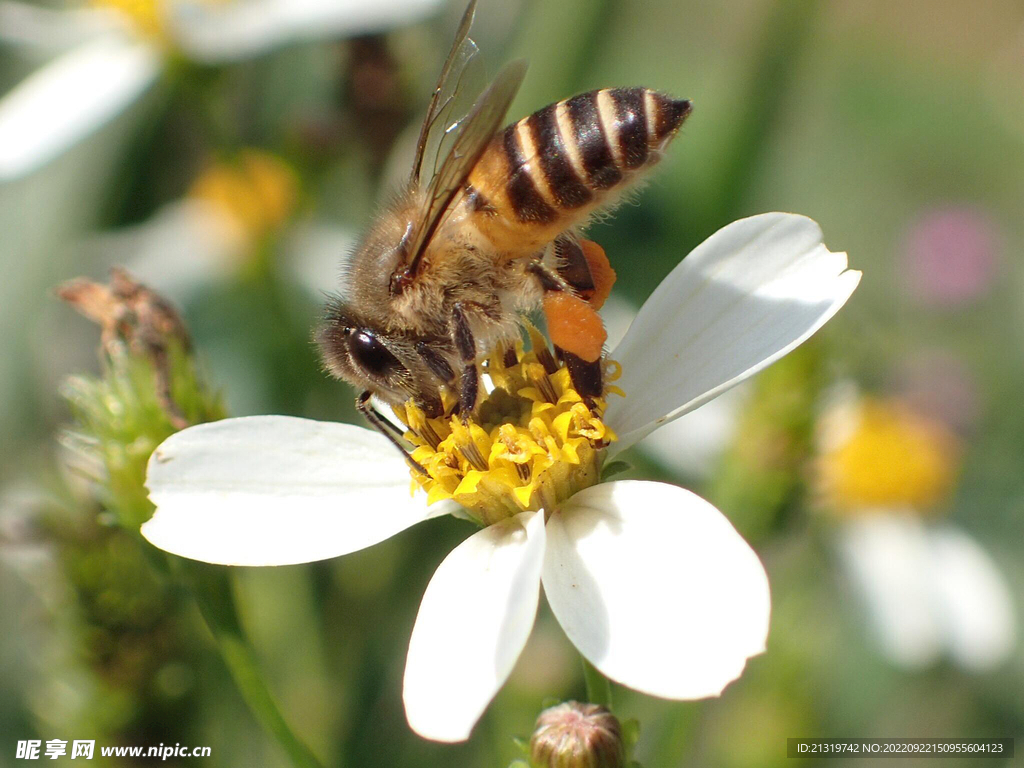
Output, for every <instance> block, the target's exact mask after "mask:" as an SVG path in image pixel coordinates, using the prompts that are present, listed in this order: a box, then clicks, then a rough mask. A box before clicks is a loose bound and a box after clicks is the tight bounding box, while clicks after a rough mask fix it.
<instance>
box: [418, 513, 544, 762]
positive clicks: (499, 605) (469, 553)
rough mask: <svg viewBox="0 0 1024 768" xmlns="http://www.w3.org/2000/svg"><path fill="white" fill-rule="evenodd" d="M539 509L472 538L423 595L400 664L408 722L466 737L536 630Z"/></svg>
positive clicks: (441, 737)
mask: <svg viewBox="0 0 1024 768" xmlns="http://www.w3.org/2000/svg"><path fill="white" fill-rule="evenodd" d="M543 559H544V514H543V513H542V512H524V513H523V514H521V515H518V516H517V517H515V518H512V519H510V520H507V521H505V522H502V523H498V524H496V525H492V526H490V527H488V528H484V529H483V530H481V531H478V532H477V533H475V534H473V535H472V536H470V537H469V538H468V539H466V541H464V542H462V544H460V545H459V546H458V547H456V548H455V549H454V550H453V551H452V552H451V554H449V555H448V557H446V558H445V559H444V562H442V563H441V565H440V566H438V568H437V572H436V573H434V576H433V578H431V580H430V584H428V585H427V591H426V593H425V594H424V595H423V602H422V603H421V605H420V611H419V614H418V615H417V616H416V626H415V627H413V630H412V638H411V639H410V641H409V656H408V659H407V660H406V663H405V687H404V693H403V698H404V699H405V714H406V717H407V718H408V719H409V725H410V726H411V727H412V729H413V730H414V731H416V733H418V734H420V735H421V736H423V737H425V738H428V739H433V740H434V741H447V742H452V741H463V740H465V739H467V738H469V734H470V731H472V729H473V726H474V725H475V724H476V721H477V720H478V719H479V718H480V715H482V714H483V711H484V710H485V709H486V708H487V705H488V704H489V703H490V701H491V699H492V698H494V695H495V694H496V693H497V692H498V689H499V688H501V686H502V685H503V684H504V682H505V680H506V679H507V678H508V676H509V673H510V672H511V671H512V667H513V666H514V665H515V663H516V659H518V658H519V654H520V653H521V652H522V650H523V646H525V645H526V640H527V638H528V637H529V636H530V630H531V629H532V628H533V620H534V617H535V615H536V613H537V601H538V599H539V595H540V570H541V563H542V561H543Z"/></svg>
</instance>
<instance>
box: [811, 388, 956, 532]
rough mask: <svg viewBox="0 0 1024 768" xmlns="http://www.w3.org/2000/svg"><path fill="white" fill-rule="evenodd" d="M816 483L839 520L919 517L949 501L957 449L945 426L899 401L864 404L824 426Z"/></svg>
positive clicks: (831, 418)
mask: <svg viewBox="0 0 1024 768" xmlns="http://www.w3.org/2000/svg"><path fill="white" fill-rule="evenodd" d="M825 422H826V426H825V431H826V433H827V434H826V435H825V442H826V447H825V450H824V451H823V453H822V455H821V456H820V457H819V459H818V466H817V470H818V472H817V480H818V487H819V490H820V491H821V492H822V494H823V496H824V498H823V501H824V502H825V504H826V506H827V507H828V508H830V509H831V510H833V511H835V512H838V513H841V514H847V515H848V514H851V513H864V512H870V511H871V510H875V509H880V508H889V509H891V508H893V507H908V508H912V509H915V510H917V511H919V512H923V511H927V510H929V509H932V508H934V507H935V506H936V505H937V504H938V503H939V502H941V501H942V500H943V499H944V498H945V497H947V496H948V495H949V493H950V491H951V489H952V486H953V482H954V480H955V478H956V472H957V466H958V457H959V446H958V443H957V440H956V438H955V436H954V435H953V434H952V432H950V431H949V430H948V429H947V428H946V427H945V426H944V425H943V424H940V423H938V422H936V421H932V420H930V419H927V418H925V417H922V416H919V415H917V414H915V413H913V412H911V411H910V410H909V409H908V408H907V407H906V406H904V405H902V404H901V403H900V402H898V401H896V400H881V399H870V398H864V399H863V400H861V401H860V402H858V403H856V404H852V405H850V406H849V407H844V408H842V409H838V410H837V411H835V412H833V413H831V414H830V415H829V416H828V417H827V418H826V420H825Z"/></svg>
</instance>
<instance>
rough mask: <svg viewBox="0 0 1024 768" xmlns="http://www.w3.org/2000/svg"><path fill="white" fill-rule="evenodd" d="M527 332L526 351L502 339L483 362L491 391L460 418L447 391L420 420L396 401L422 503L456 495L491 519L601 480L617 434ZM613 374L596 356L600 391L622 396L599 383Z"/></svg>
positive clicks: (596, 402) (548, 505)
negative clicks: (440, 411)
mask: <svg viewBox="0 0 1024 768" xmlns="http://www.w3.org/2000/svg"><path fill="white" fill-rule="evenodd" d="M530 338H531V344H532V347H531V349H530V351H528V352H524V351H523V345H522V344H517V345H516V348H515V349H514V350H512V349H507V348H504V347H502V348H498V349H496V350H495V352H494V354H493V355H491V357H489V358H488V359H487V360H486V361H484V365H483V373H484V374H485V376H486V377H488V378H489V379H490V382H491V384H493V389H492V390H491V391H490V392H489V394H487V396H486V398H485V399H484V400H483V401H482V402H481V403H480V404H479V406H478V408H477V411H476V413H475V414H474V416H473V418H472V419H470V420H469V421H468V422H463V420H462V419H461V417H460V416H459V415H458V414H453V413H452V407H453V406H454V398H453V397H452V396H451V395H450V394H448V393H445V395H444V397H445V415H444V416H440V417H437V418H427V417H426V416H425V414H424V413H423V411H422V410H421V409H420V408H418V407H417V406H416V405H415V404H414V403H412V402H411V401H410V402H409V403H406V404H405V405H404V406H399V407H397V408H396V409H395V412H396V414H397V415H398V417H399V418H400V419H401V420H402V422H403V423H405V424H406V426H407V427H408V432H406V439H408V440H409V441H410V442H412V443H413V445H415V446H416V448H415V450H414V451H413V454H412V456H413V458H414V459H415V460H416V461H418V462H419V463H420V465H421V466H422V467H423V468H424V469H425V470H426V471H427V474H426V475H423V474H422V473H420V472H418V471H415V470H414V471H412V477H413V482H414V484H413V488H415V487H416V485H419V486H420V487H421V488H423V489H424V490H425V491H426V492H427V500H428V502H429V503H433V502H435V501H440V500H441V499H454V500H455V501H457V502H459V503H460V504H461V505H462V506H464V507H466V508H467V509H468V510H469V511H470V513H471V514H473V515H474V516H475V517H477V519H478V520H479V521H480V522H481V523H483V524H484V525H490V524H491V523H495V522H497V521H499V520H502V519H504V518H507V517H511V516H512V515H516V514H518V513H520V512H523V511H526V510H538V509H545V510H549V511H550V510H554V509H555V508H557V507H558V505H559V504H561V503H562V502H563V501H565V500H566V499H568V498H569V497H570V496H572V495H573V494H574V493H576V492H577V491H580V490H582V489H583V488H586V487H588V486H591V485H594V484H596V483H597V482H598V480H599V479H600V473H601V463H602V461H603V456H604V449H605V448H606V447H607V446H608V445H609V443H611V442H612V441H614V440H615V439H616V437H615V433H614V432H612V430H611V429H609V428H608V426H607V425H605V423H604V422H603V421H602V420H601V416H602V414H603V413H604V410H605V405H606V401H605V399H604V398H603V397H600V398H594V399H593V400H592V401H590V402H587V401H585V400H584V398H582V397H581V396H580V394H579V393H578V392H577V391H576V390H575V389H574V388H573V385H572V381H571V379H570V377H569V371H568V370H566V368H565V366H564V365H562V364H561V363H559V362H558V361H556V359H555V356H554V355H553V354H552V353H551V351H550V350H549V349H548V346H547V343H546V342H545V340H544V338H543V337H542V336H541V335H540V334H539V333H538V332H537V331H535V330H534V329H530ZM618 376H619V367H618V364H617V363H614V362H611V361H608V362H606V363H604V379H605V382H606V385H605V388H604V393H603V394H604V395H607V394H610V393H614V394H618V395H622V392H621V390H619V389H618V388H617V387H614V386H608V385H607V382H610V381H614V380H615V379H617V378H618Z"/></svg>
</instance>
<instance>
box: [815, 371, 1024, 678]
mask: <svg viewBox="0 0 1024 768" xmlns="http://www.w3.org/2000/svg"><path fill="white" fill-rule="evenodd" d="M831 401H832V402H831V403H830V406H829V408H828V410H827V411H826V413H825V416H824V418H823V419H822V420H821V430H820V432H821V434H820V436H819V439H820V443H821V456H820V457H819V460H818V484H819V491H820V492H821V495H822V500H823V502H824V505H825V507H826V508H827V509H828V511H829V512H831V514H832V515H833V517H835V518H836V522H835V535H836V543H837V547H838V550H839V554H840V556H841V558H842V563H843V565H844V567H845V568H846V572H847V574H848V575H849V577H850V579H851V581H852V582H853V584H854V585H855V587H856V588H857V590H858V591H859V593H860V595H861V597H862V598H863V600H864V603H865V604H866V607H867V611H868V616H869V619H870V621H871V629H872V631H873V633H874V635H875V638H876V639H877V641H878V644H879V647H880V648H881V650H882V652H883V653H884V654H885V656H886V657H887V658H888V659H889V661H891V662H892V663H893V664H896V665H898V666H901V667H906V668H909V669H919V668H923V667H926V666H929V665H932V664H934V663H936V662H937V661H939V659H940V658H941V657H942V656H943V655H944V654H948V655H949V657H950V658H952V659H953V660H954V661H955V662H956V663H958V664H960V665H961V666H963V667H965V668H966V669H970V670H976V671H977V670H985V669H990V668H992V667H995V666H997V665H999V664H1001V663H1002V662H1004V661H1006V660H1007V658H1008V657H1009V655H1010V654H1011V653H1012V652H1013V650H1014V646H1015V634H1016V621H1015V618H1014V608H1013V601H1012V598H1011V595H1010V588H1009V586H1008V585H1007V583H1006V579H1005V577H1004V576H1003V575H1002V574H1001V573H1000V570H999V567H998V566H997V565H996V563H995V562H994V561H993V559H992V557H991V556H990V555H989V554H988V553H987V552H986V551H985V549H984V548H983V547H982V546H981V545H980V544H979V543H978V542H977V541H975V540H974V539H973V538H972V537H971V536H970V535H969V534H967V533H966V532H964V531H962V530H960V529H958V528H956V527H954V526H953V525H950V524H949V523H944V522H937V521H935V520H933V518H934V517H935V515H936V509H937V508H938V507H940V506H941V505H942V504H944V503H945V502H948V500H949V498H950V497H951V495H952V489H953V486H954V479H955V475H956V471H957V467H958V454H959V450H958V448H959V446H958V445H957V443H956V438H955V437H954V436H953V434H952V433H951V432H949V431H948V430H947V429H946V428H945V426H944V425H943V424H941V423H940V422H938V421H935V420H931V419H928V418H926V417H923V416H921V415H920V414H918V413H915V412H914V411H912V410H910V409H909V408H908V407H907V406H906V404H905V403H903V402H901V401H897V400H877V399H872V398H868V397H862V396H861V395H860V394H859V393H858V392H857V388H856V386H855V385H852V384H849V383H847V384H844V385H842V386H840V387H837V388H836V390H835V392H834V393H833V396H832V398H831Z"/></svg>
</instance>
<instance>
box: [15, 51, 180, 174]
mask: <svg viewBox="0 0 1024 768" xmlns="http://www.w3.org/2000/svg"><path fill="white" fill-rule="evenodd" d="M159 71H160V58H159V54H158V53H157V51H156V49H155V48H153V47H151V46H150V45H148V44H145V43H141V42H136V41H132V40H129V39H128V38H125V37H121V36H117V35H107V36H103V37H100V38H97V39H95V40H92V41H90V42H88V43H86V44H84V45H82V46H79V47H77V48H74V49H72V50H71V51H69V52H68V53H66V54H64V55H62V56H59V57H58V58H56V59H54V60H53V61H51V62H50V63H49V64H47V65H45V66H44V67H42V68H41V69H39V70H37V71H36V72H34V73H33V74H31V75H30V76H29V77H27V78H26V79H25V80H23V81H22V82H21V83H19V84H18V85H16V86H15V87H14V89H13V90H11V91H10V92H9V93H7V95H5V96H4V97H3V99H0V180H3V179H11V178H15V177H17V176H22V175H24V174H26V173H29V172H31V171H32V170H34V169H35V168H37V167H38V166H40V165H42V164H44V163H46V162H48V161H49V160H51V159H52V158H54V157H56V156H57V155H59V154H60V153H61V152H63V151H64V150H66V149H67V148H68V147H70V146H71V145H73V144H74V143H75V142H77V141H78V140H80V139H82V138H83V137H85V136H86V135H88V134H89V133H91V132H92V131H94V130H95V129H96V128H98V127H99V126H101V125H103V124H104V123H106V122H107V121H108V120H110V119H111V118H112V117H114V115H116V114H117V113H119V112H121V111H122V110H123V109H125V108H126V107H127V106H128V105H129V104H130V103H131V102H133V101H134V100H135V99H136V98H137V97H138V96H139V95H140V94H141V93H142V92H143V91H144V90H145V89H146V88H147V87H148V86H149V85H150V84H151V83H153V81H154V80H155V79H156V76H157V74H158V73H159Z"/></svg>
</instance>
